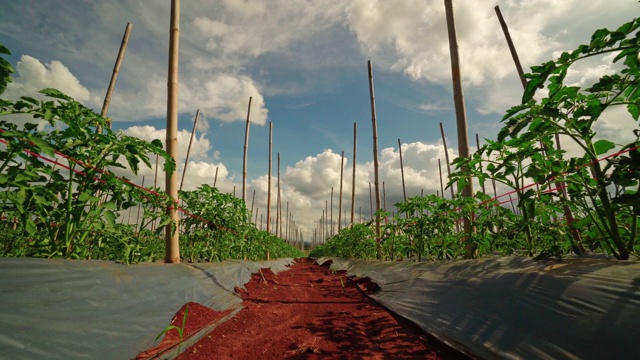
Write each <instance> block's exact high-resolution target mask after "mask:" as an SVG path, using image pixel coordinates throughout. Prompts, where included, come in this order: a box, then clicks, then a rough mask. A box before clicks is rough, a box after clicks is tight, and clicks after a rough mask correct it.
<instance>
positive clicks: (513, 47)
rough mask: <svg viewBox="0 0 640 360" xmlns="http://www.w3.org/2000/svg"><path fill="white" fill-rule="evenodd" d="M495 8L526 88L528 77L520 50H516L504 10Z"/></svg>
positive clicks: (521, 80)
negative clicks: (521, 60)
mask: <svg viewBox="0 0 640 360" xmlns="http://www.w3.org/2000/svg"><path fill="white" fill-rule="evenodd" d="M494 9H495V11H496V15H498V21H500V26H501V27H502V32H503V33H504V37H505V38H506V39H507V45H508V46H509V51H510V52H511V57H512V58H513V62H514V64H515V65H516V70H517V71H518V77H519V78H520V82H521V83H522V87H524V88H525V89H526V87H527V79H525V77H524V70H523V69H522V65H521V64H520V58H518V52H517V51H516V47H515V46H514V45H513V41H512V40H511V34H509V28H508V27H507V23H506V22H505V21H504V18H503V17H502V12H501V11H500V7H499V6H498V5H496V6H495V8H494Z"/></svg>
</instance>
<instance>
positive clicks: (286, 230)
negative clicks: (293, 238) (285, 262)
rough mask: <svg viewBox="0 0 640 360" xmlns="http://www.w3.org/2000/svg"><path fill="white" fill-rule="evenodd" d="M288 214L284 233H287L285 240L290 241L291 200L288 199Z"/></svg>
mask: <svg viewBox="0 0 640 360" xmlns="http://www.w3.org/2000/svg"><path fill="white" fill-rule="evenodd" d="M286 214H287V221H286V222H285V227H284V229H285V232H284V233H285V236H284V239H285V240H287V241H289V239H290V238H289V217H290V216H291V213H289V202H288V201H287V211H286Z"/></svg>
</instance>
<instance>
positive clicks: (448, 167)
mask: <svg viewBox="0 0 640 360" xmlns="http://www.w3.org/2000/svg"><path fill="white" fill-rule="evenodd" d="M440 134H442V144H443V146H444V158H445V160H446V162H447V183H449V177H451V165H450V162H449V148H448V147H447V138H446V136H445V135H444V127H443V126H442V123H440ZM453 187H454V185H453V184H452V185H451V199H453V198H455V195H454V191H453ZM442 198H443V199H444V192H443V193H442Z"/></svg>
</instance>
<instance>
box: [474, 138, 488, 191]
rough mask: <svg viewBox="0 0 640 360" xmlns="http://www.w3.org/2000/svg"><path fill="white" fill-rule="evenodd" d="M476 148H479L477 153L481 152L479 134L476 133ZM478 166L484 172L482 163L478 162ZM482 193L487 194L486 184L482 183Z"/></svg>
mask: <svg viewBox="0 0 640 360" xmlns="http://www.w3.org/2000/svg"><path fill="white" fill-rule="evenodd" d="M476 148H478V150H477V151H480V138H479V137H478V133H476ZM478 166H479V167H480V172H482V161H479V162H478ZM482 192H483V193H485V194H486V193H487V189H485V187H484V183H482Z"/></svg>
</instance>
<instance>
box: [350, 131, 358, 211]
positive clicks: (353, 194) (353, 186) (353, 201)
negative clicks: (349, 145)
mask: <svg viewBox="0 0 640 360" xmlns="http://www.w3.org/2000/svg"><path fill="white" fill-rule="evenodd" d="M357 142H358V124H357V123H355V122H354V123H353V173H352V174H351V223H352V224H353V216H354V213H355V208H356V143H357Z"/></svg>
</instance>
